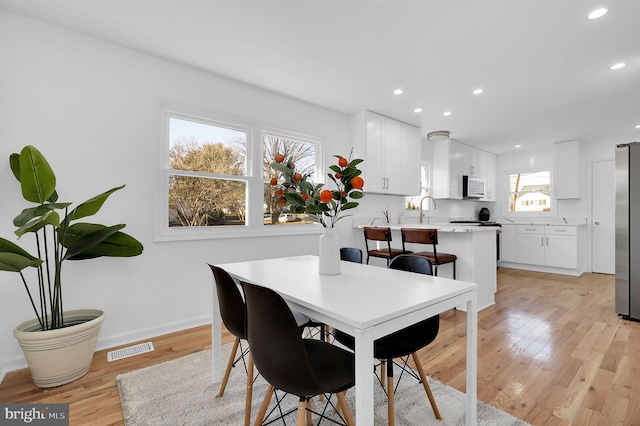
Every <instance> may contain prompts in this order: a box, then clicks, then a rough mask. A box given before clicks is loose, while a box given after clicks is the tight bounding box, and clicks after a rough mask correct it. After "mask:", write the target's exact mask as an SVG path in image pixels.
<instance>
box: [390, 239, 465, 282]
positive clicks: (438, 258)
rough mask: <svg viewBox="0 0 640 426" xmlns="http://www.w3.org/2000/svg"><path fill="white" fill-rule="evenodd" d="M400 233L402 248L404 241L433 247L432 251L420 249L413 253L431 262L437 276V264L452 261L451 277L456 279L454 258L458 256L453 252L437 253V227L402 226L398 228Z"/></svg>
mask: <svg viewBox="0 0 640 426" xmlns="http://www.w3.org/2000/svg"><path fill="white" fill-rule="evenodd" d="M400 233H401V234H402V249H403V250H404V248H405V247H404V246H405V243H413V244H430V245H431V246H432V247H433V251H431V252H429V251H420V252H417V253H414V255H416V256H424V257H426V258H427V259H429V260H430V261H431V263H432V264H433V266H434V268H433V275H435V276H438V265H444V264H445V263H453V279H454V280H455V279H456V260H457V259H458V257H457V256H456V255H455V254H449V253H438V251H437V250H436V246H437V245H438V230H437V229H424V228H402V229H400Z"/></svg>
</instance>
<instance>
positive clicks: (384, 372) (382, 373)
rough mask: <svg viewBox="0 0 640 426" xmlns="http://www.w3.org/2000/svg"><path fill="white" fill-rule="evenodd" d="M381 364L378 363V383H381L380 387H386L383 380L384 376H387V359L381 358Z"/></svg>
mask: <svg viewBox="0 0 640 426" xmlns="http://www.w3.org/2000/svg"><path fill="white" fill-rule="evenodd" d="M381 361H382V362H381V364H380V383H382V389H386V388H387V383H386V381H385V378H386V377H387V370H386V367H387V361H385V360H384V359H383V360H381Z"/></svg>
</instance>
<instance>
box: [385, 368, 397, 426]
mask: <svg viewBox="0 0 640 426" xmlns="http://www.w3.org/2000/svg"><path fill="white" fill-rule="evenodd" d="M387 364H389V365H388V366H387V415H388V417H389V426H394V425H395V424H396V417H395V407H394V403H395V401H394V399H395V395H394V389H393V360H392V359H389V360H387Z"/></svg>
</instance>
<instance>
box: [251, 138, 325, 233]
mask: <svg viewBox="0 0 640 426" xmlns="http://www.w3.org/2000/svg"><path fill="white" fill-rule="evenodd" d="M262 149H263V154H262V169H263V175H264V224H265V225H268V224H272V225H276V224H289V223H298V224H301V223H315V222H314V221H313V220H312V219H309V218H308V217H307V215H304V214H303V215H299V214H293V213H289V212H288V211H286V210H284V209H283V207H282V206H280V205H278V203H277V199H278V197H277V196H276V188H274V187H273V186H272V185H271V184H270V182H271V179H272V178H275V179H277V180H279V179H280V178H281V176H280V174H279V173H278V172H276V171H275V170H273V169H272V168H271V167H270V165H271V163H273V162H275V161H276V155H278V154H282V155H284V157H285V158H291V159H293V162H294V163H295V164H296V170H298V171H299V172H300V173H301V174H304V175H307V174H309V175H311V179H312V180H314V181H318V176H313V174H314V173H315V171H316V155H317V146H316V144H315V143H311V142H304V141H297V140H293V139H289V138H286V137H281V136H275V135H268V134H267V135H264V136H263V138H262Z"/></svg>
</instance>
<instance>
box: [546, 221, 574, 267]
mask: <svg viewBox="0 0 640 426" xmlns="http://www.w3.org/2000/svg"><path fill="white" fill-rule="evenodd" d="M545 238H546V241H545V242H546V253H545V255H546V257H545V264H546V265H547V266H556V267H558V268H571V269H575V268H577V267H578V246H577V234H576V227H575V226H547V227H546V229H545Z"/></svg>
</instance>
